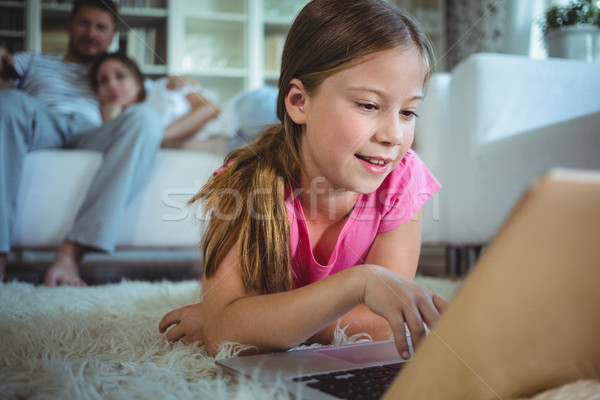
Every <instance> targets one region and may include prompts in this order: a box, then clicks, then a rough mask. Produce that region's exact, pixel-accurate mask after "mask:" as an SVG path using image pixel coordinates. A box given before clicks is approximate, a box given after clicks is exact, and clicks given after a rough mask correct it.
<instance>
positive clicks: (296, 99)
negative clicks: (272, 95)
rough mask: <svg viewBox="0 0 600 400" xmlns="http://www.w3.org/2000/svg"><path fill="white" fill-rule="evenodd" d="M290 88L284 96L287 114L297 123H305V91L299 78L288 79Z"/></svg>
mask: <svg viewBox="0 0 600 400" xmlns="http://www.w3.org/2000/svg"><path fill="white" fill-rule="evenodd" d="M289 87H290V90H288V93H287V95H286V96H285V108H286V110H287V113H288V115H289V116H290V118H291V119H292V121H294V122H295V123H297V124H298V125H302V124H305V123H306V110H305V105H306V100H307V96H306V91H305V90H304V85H303V84H302V82H301V81H300V79H297V78H294V79H292V80H291V81H290V85H289Z"/></svg>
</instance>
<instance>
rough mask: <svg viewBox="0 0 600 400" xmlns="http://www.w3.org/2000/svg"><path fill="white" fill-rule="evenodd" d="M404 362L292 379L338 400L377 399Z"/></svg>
mask: <svg viewBox="0 0 600 400" xmlns="http://www.w3.org/2000/svg"><path fill="white" fill-rule="evenodd" d="M405 365H406V362H401V363H395V364H388V365H381V366H376V367H366V368H359V369H352V370H348V371H337V372H329V373H326V374H318V375H310V376H303V377H300V378H294V381H296V382H306V385H307V386H309V387H311V388H314V389H317V390H320V391H321V392H325V393H327V394H329V395H331V396H333V397H337V398H339V399H352V400H359V399H379V398H381V397H382V396H383V394H384V393H385V391H386V390H387V388H388V387H389V386H390V385H391V384H392V382H393V380H394V378H395V377H396V375H398V373H399V372H400V370H401V369H402V367H404V366H405Z"/></svg>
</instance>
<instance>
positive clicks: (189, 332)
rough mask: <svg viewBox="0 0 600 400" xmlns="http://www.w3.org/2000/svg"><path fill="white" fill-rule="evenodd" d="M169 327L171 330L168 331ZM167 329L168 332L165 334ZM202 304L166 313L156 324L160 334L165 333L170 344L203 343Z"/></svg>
mask: <svg viewBox="0 0 600 400" xmlns="http://www.w3.org/2000/svg"><path fill="white" fill-rule="evenodd" d="M169 327H171V329H169ZM167 329H168V332H167ZM203 329H204V318H203V312H202V303H198V304H191V305H189V306H185V307H181V308H178V309H175V310H173V311H170V312H168V313H167V314H165V316H164V317H163V318H162V320H161V321H160V323H159V324H158V330H159V331H160V333H165V332H167V339H168V340H170V341H171V342H176V341H178V340H181V341H182V342H183V343H192V342H198V343H200V344H203V343H204V335H203Z"/></svg>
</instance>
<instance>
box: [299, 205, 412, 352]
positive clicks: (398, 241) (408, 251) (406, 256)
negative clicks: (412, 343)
mask: <svg viewBox="0 0 600 400" xmlns="http://www.w3.org/2000/svg"><path fill="white" fill-rule="evenodd" d="M421 224H422V212H421V211H418V212H417V213H416V214H415V215H414V216H413V217H412V218H411V219H410V220H408V221H406V222H405V223H404V224H402V225H400V226H398V227H396V228H394V229H392V230H391V231H387V232H383V233H380V234H378V235H377V237H376V238H375V241H374V242H373V245H372V246H371V250H370V251H369V254H368V255H367V258H366V260H365V264H373V265H379V266H382V267H385V268H387V269H389V270H390V271H394V272H396V273H399V274H400V275H402V276H403V277H404V278H406V279H409V280H411V281H412V280H413V279H414V277H415V274H416V271H417V264H418V261H419V254H420V250H421ZM337 322H338V321H334V322H332V323H331V324H329V325H328V326H327V327H325V328H324V329H322V330H321V331H319V332H318V333H317V334H316V335H314V336H312V337H311V338H310V339H309V342H310V343H331V341H332V340H333V337H334V330H335V328H336V326H337ZM346 326H348V327H347V328H346V331H345V333H346V335H347V336H348V337H350V336H352V335H354V334H359V333H364V332H366V333H368V334H369V335H371V337H372V338H373V340H384V339H389V338H390V336H391V334H392V331H391V328H390V325H389V324H388V322H387V321H386V320H385V319H384V318H382V317H380V316H379V315H376V314H374V313H373V312H372V311H370V310H369V309H368V308H367V307H365V306H364V305H361V306H358V307H356V308H354V309H353V310H351V311H350V312H348V313H347V314H345V315H344V316H342V317H341V318H340V327H342V328H343V327H346Z"/></svg>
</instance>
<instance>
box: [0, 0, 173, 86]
mask: <svg viewBox="0 0 600 400" xmlns="http://www.w3.org/2000/svg"><path fill="white" fill-rule="evenodd" d="M1 4H2V0H0V6H1ZM23 4H25V13H24V14H25V27H26V35H25V38H26V41H25V44H24V46H23V49H24V50H30V51H35V52H43V53H46V54H53V53H54V54H57V55H63V54H64V53H65V52H66V51H67V45H68V33H67V29H66V27H67V23H68V20H69V15H70V12H71V8H72V1H71V0H27V1H26V2H23ZM117 4H119V5H120V6H119V17H120V22H119V32H118V34H117V35H116V38H115V41H114V43H113V45H112V46H111V50H117V49H119V48H121V49H124V50H126V51H127V53H128V54H129V55H130V56H132V57H133V58H134V59H135V60H136V61H137V62H138V64H139V65H140V68H141V70H142V72H143V73H144V74H146V75H149V76H159V75H165V74H166V73H167V72H168V59H167V53H168V52H167V47H168V40H167V22H168V17H169V8H168V7H169V1H168V0H120V1H118V2H117Z"/></svg>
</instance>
